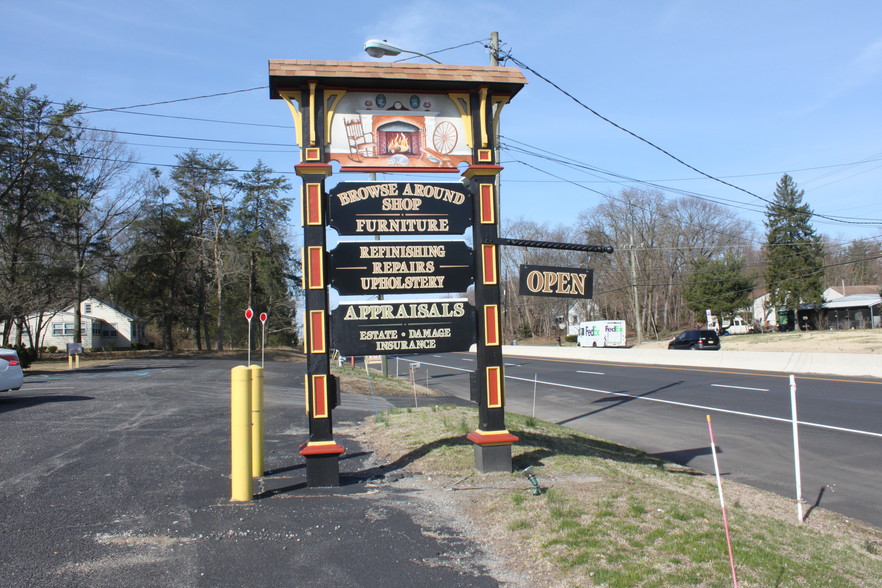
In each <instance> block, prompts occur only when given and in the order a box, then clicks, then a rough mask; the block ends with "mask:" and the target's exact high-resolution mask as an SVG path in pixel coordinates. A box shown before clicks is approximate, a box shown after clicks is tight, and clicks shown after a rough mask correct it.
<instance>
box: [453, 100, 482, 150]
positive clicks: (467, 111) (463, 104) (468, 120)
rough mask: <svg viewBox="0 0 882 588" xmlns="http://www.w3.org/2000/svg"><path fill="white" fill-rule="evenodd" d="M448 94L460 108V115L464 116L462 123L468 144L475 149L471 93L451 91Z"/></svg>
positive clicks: (458, 108) (457, 107)
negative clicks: (470, 101)
mask: <svg viewBox="0 0 882 588" xmlns="http://www.w3.org/2000/svg"><path fill="white" fill-rule="evenodd" d="M448 96H449V97H450V99H451V100H453V105H454V106H456V109H457V110H459V116H460V118H462V123H463V126H464V127H465V142H466V145H468V146H469V148H472V149H473V148H474V147H475V140H474V137H473V136H472V109H471V106H470V103H469V95H468V94H457V93H450V94H448Z"/></svg>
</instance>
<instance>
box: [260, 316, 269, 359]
mask: <svg viewBox="0 0 882 588" xmlns="http://www.w3.org/2000/svg"><path fill="white" fill-rule="evenodd" d="M259 318H260V367H263V359H264V356H265V354H264V350H265V349H266V319H267V315H266V313H265V312H262V313H260V317H259Z"/></svg>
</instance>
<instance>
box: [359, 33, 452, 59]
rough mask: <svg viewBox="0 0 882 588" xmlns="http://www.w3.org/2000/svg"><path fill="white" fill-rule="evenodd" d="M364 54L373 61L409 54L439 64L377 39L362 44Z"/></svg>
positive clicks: (422, 55) (422, 54)
mask: <svg viewBox="0 0 882 588" xmlns="http://www.w3.org/2000/svg"><path fill="white" fill-rule="evenodd" d="M364 50H365V52H366V53H367V54H368V55H370V56H371V57H373V58H375V59H380V58H381V57H386V56H389V57H394V56H395V55H398V54H400V53H411V54H413V55H419V56H420V57H425V58H426V59H428V60H430V61H434V62H435V63H441V62H440V61H438V60H437V59H435V58H434V57H429V56H428V55H426V54H425V53H418V52H417V51H408V50H407V49H402V48H401V47H396V46H395V45H393V44H391V43H387V42H386V41H381V40H379V39H368V40H367V41H365V44H364Z"/></svg>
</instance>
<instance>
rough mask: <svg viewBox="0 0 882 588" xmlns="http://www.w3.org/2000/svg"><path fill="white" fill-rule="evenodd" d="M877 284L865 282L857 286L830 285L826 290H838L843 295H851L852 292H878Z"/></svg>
mask: <svg viewBox="0 0 882 588" xmlns="http://www.w3.org/2000/svg"><path fill="white" fill-rule="evenodd" d="M879 289H880V288H879V286H877V285H875V284H866V285H859V286H830V287H829V288H828V290H833V291H834V292H838V293H839V294H842V295H843V296H851V295H852V294H878V293H879Z"/></svg>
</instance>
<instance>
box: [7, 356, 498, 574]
mask: <svg viewBox="0 0 882 588" xmlns="http://www.w3.org/2000/svg"><path fill="white" fill-rule="evenodd" d="M235 364H236V362H232V361H224V360H200V359H175V360H172V359H169V360H155V361H150V362H149V363H147V362H137V361H126V362H122V363H118V364H113V365H112V366H109V367H98V368H91V369H82V370H78V371H76V372H64V373H58V374H46V375H44V376H38V377H34V376H28V377H27V378H26V381H25V385H24V387H23V388H22V389H21V390H20V391H18V392H15V393H11V394H2V395H0V431H2V436H0V438H2V442H3V448H2V458H0V586H2V587H19V586H22V587H24V586H27V587H31V586H53V587H55V586H89V587H104V586H108V587H109V586H114V587H118V586H139V587H140V586H205V587H216V586H256V585H265V586H391V585H408V586H413V585H445V586H496V585H498V582H497V580H496V579H494V577H492V576H491V575H490V573H489V572H488V570H487V569H486V568H485V567H484V565H483V563H482V562H483V561H484V559H483V557H484V556H483V552H482V550H481V546H480V545H477V544H475V543H474V542H471V541H469V540H467V539H466V538H463V537H462V536H460V535H459V534H458V533H457V532H456V531H455V530H453V529H451V528H449V527H448V524H447V522H446V521H444V520H439V518H438V515H437V514H433V513H431V512H425V508H424V507H423V505H422V503H421V502H420V501H419V500H418V499H417V498H416V497H415V496H412V495H411V494H412V493H409V492H407V491H402V490H396V488H392V487H390V486H389V485H384V479H385V480H389V479H390V477H394V476H401V475H403V474H402V473H400V472H396V471H395V470H393V469H390V467H389V466H378V465H377V464H376V463H374V462H373V460H372V456H371V454H370V453H368V452H367V451H365V450H364V449H363V448H361V447H359V446H358V444H357V443H356V442H355V441H354V440H352V439H348V438H347V437H346V436H345V435H337V441H338V442H340V443H341V444H342V445H343V446H344V447H346V449H347V451H346V453H345V454H344V456H343V458H342V459H341V462H340V469H341V478H342V480H341V481H342V485H341V487H340V488H336V489H308V488H306V484H305V482H306V480H305V478H306V476H305V468H304V462H303V458H302V457H301V456H300V455H299V453H298V452H297V447H298V445H299V444H300V443H302V442H304V441H305V440H306V436H307V430H306V419H305V415H304V411H303V389H302V382H303V365H302V364H293V363H279V364H272V363H268V364H267V367H266V388H265V393H266V397H265V398H266V407H265V415H266V462H265V465H266V469H267V470H268V475H267V476H265V477H264V478H262V479H261V482H260V484H259V486H258V488H257V491H258V493H259V497H258V499H257V500H255V501H253V502H250V503H231V502H230V501H229V497H230V482H229V479H228V472H229V452H230V450H229V377H230V369H231V368H232V367H233V366H234V365H235ZM377 402H378V407H379V408H380V409H384V408H386V407H388V406H389V405H388V404H386V403H385V402H384V401H383V400H382V399H378V400H377ZM372 406H373V403H372V401H371V399H370V398H364V397H361V396H349V395H344V399H343V406H342V407H341V408H340V409H338V410H336V411H335V413H334V416H335V422H336V423H343V422H351V421H355V420H360V419H361V418H363V417H364V416H365V415H366V414H369V413H370V412H371V411H372Z"/></svg>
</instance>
